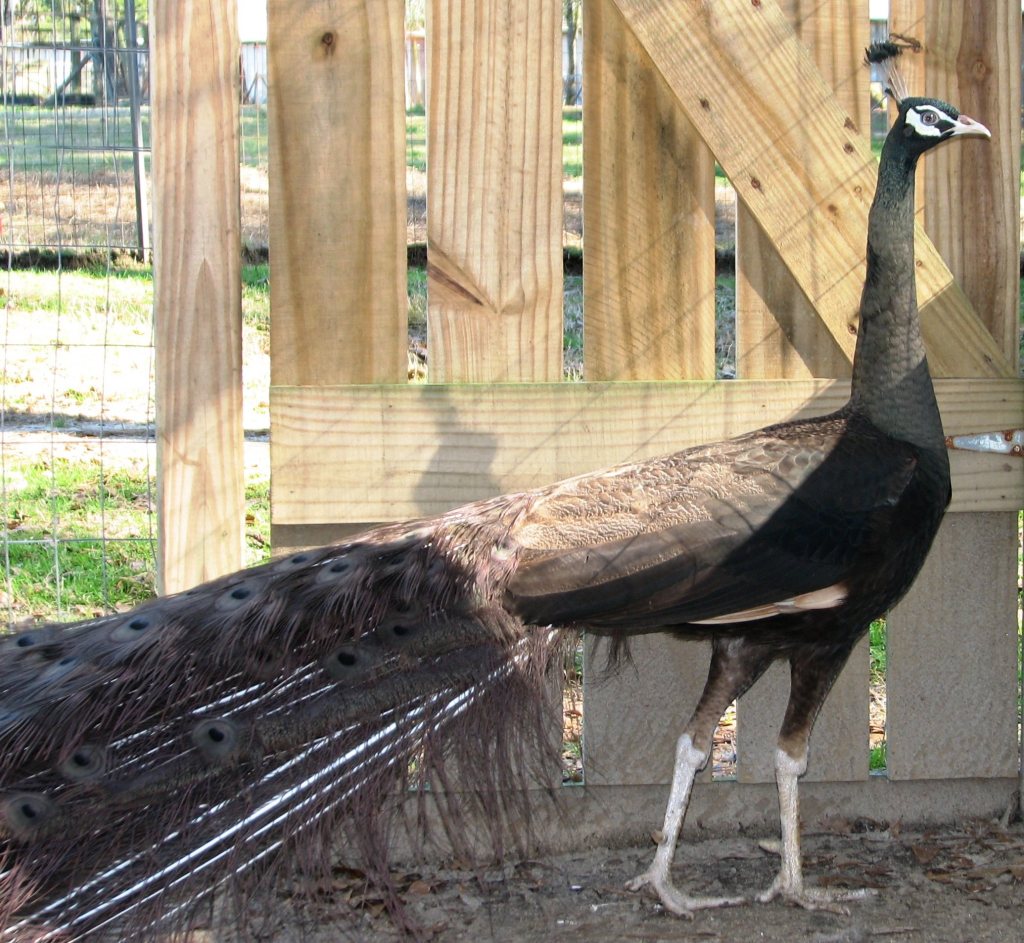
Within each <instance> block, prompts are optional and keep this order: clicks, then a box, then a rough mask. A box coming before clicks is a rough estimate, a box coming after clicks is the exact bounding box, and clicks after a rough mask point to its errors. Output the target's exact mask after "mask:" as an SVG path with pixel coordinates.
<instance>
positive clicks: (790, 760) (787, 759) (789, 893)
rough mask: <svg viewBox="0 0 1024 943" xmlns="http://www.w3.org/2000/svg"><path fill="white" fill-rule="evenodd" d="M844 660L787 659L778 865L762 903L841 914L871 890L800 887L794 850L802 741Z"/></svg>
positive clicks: (778, 765)
mask: <svg viewBox="0 0 1024 943" xmlns="http://www.w3.org/2000/svg"><path fill="white" fill-rule="evenodd" d="M845 662H846V653H843V654H842V656H841V657H837V656H835V655H831V656H829V657H828V660H827V661H826V660H825V659H822V658H814V659H813V660H812V659H808V658H806V657H805V658H803V659H802V660H800V661H796V660H794V661H792V662H791V676H792V680H791V684H790V696H789V704H788V705H787V707H786V717H785V719H784V720H783V722H782V730H781V731H780V733H779V747H778V749H777V750H776V751H775V782H776V784H777V785H778V789H779V817H780V819H781V822H782V847H781V854H782V863H781V865H780V867H779V873H778V874H777V875H776V877H775V880H774V881H773V882H772V885H771V887H769V888H768V890H766V891H763V892H762V893H761V894H758V896H757V899H758V900H759V901H761V902H762V903H766V902H768V901H770V900H774V899H775V898H777V897H781V898H782V899H783V900H785V901H788V902H789V903H791V904H796V905H797V906H799V907H803V908H805V909H807V910H828V911H831V912H833V913H846V912H847V911H846V908H844V907H842V906H841V903H840V902H841V901H850V900H862V899H864V898H865V897H870V896H871V895H872V894H873V893H874V891H871V890H869V889H866V888H864V889H845V888H823V887H806V886H805V885H804V879H803V866H802V860H801V854H800V812H799V802H798V796H797V791H798V785H797V781H798V780H799V778H800V777H801V776H802V775H803V774H804V772H805V771H806V770H807V742H808V740H809V738H810V733H811V727H812V726H813V724H814V720H815V718H816V717H817V714H818V710H819V709H820V707H821V705H822V703H824V700H825V697H826V695H827V694H828V692H829V689H830V688H831V687H832V682H833V680H834V679H835V677H836V675H838V673H839V671H840V669H841V668H842V666H843V664H844V663H845Z"/></svg>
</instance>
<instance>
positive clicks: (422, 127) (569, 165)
mask: <svg viewBox="0 0 1024 943" xmlns="http://www.w3.org/2000/svg"><path fill="white" fill-rule="evenodd" d="M405 164H406V166H407V167H409V168H410V169H412V170H417V171H419V172H420V173H426V170H427V119H426V116H425V115H424V114H423V111H422V109H415V110H413V111H409V112H407V113H406V116H405ZM562 173H563V175H564V176H565V177H567V178H570V179H575V178H578V177H581V176H583V109H582V108H563V109H562Z"/></svg>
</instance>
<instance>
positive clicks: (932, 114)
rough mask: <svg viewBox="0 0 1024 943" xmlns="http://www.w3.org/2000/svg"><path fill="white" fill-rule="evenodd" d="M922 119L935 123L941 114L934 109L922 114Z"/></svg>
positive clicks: (926, 122) (927, 122) (928, 122)
mask: <svg viewBox="0 0 1024 943" xmlns="http://www.w3.org/2000/svg"><path fill="white" fill-rule="evenodd" d="M921 120H922V121H923V122H924V123H925V124H935V123H936V122H937V121H938V120H939V116H938V115H937V114H935V112H934V111H926V112H925V113H924V114H923V115H921Z"/></svg>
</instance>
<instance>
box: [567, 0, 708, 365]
mask: <svg viewBox="0 0 1024 943" xmlns="http://www.w3.org/2000/svg"><path fill="white" fill-rule="evenodd" d="M583 27H584V44H583V49H584V70H585V75H586V82H587V94H586V97H585V99H584V127H585V128H586V133H585V134H584V137H583V163H584V167H585V168H586V185H585V187H584V190H583V215H584V227H585V230H586V252H585V254H584V257H583V302H584V311H583V313H584V336H585V338H586V343H585V345H584V351H583V353H584V375H585V376H586V378H587V379H589V380H683V379H691V380H696V379H711V378H713V377H714V375H715V190H714V186H715V169H714V157H713V156H712V155H711V152H710V151H709V150H708V148H707V146H706V145H705V144H704V142H703V141H702V140H701V138H700V136H699V135H698V134H697V133H696V131H694V129H693V126H692V125H691V124H690V121H689V119H688V118H687V117H686V116H685V114H684V113H683V112H682V110H681V109H680V108H679V105H678V103H677V102H676V99H675V96H674V95H673V94H672V92H671V91H670V90H669V89H668V87H667V86H666V85H665V82H664V79H662V77H661V75H660V74H659V73H658V71H657V69H655V68H654V65H653V64H652V63H651V61H650V57H649V56H648V55H647V53H646V52H644V50H643V47H642V46H641V45H640V44H639V43H638V42H637V40H636V37H635V36H634V35H633V33H632V32H631V31H630V29H629V27H628V26H626V24H625V22H624V21H623V19H622V15H621V14H620V13H619V11H618V9H617V8H616V7H615V5H614V4H613V3H612V2H611V0H594V2H590V3H589V4H588V6H587V15H586V17H585V19H584V24H583Z"/></svg>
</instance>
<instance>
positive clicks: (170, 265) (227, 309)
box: [151, 0, 244, 592]
mask: <svg viewBox="0 0 1024 943" xmlns="http://www.w3.org/2000/svg"><path fill="white" fill-rule="evenodd" d="M152 12H153V19H152V24H151V25H152V34H153V49H154V55H153V115H152V122H153V190H154V194H155V200H154V223H155V231H154V236H155V238H154V256H153V279H154V309H155V322H156V420H157V451H158V466H159V483H158V497H157V503H158V520H159V544H158V548H159V549H158V553H159V564H158V566H159V574H160V587H161V591H163V592H176V591H178V590H181V589H185V588H187V587H189V586H192V585H195V584H196V583H199V582H202V581H203V580H207V579H211V578H213V577H215V576H218V575H220V574H222V573H225V572H228V571H230V570H234V569H237V568H238V567H239V566H240V565H241V561H242V527H243V522H244V514H243V511H244V489H243V482H242V473H243V469H244V462H243V456H242V373H241V367H242V308H241V304H242V301H241V271H240V265H241V226H240V209H239V202H238V193H239V170H238V166H239V165H238V160H239V150H238V96H239V91H238V50H239V44H238V24H237V11H236V4H235V0H215V2H205V3H199V2H193V0H181V2H180V3H166V2H165V3H158V4H154V5H153V11H152Z"/></svg>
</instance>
